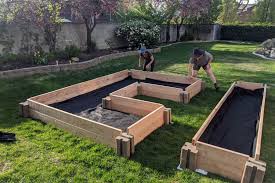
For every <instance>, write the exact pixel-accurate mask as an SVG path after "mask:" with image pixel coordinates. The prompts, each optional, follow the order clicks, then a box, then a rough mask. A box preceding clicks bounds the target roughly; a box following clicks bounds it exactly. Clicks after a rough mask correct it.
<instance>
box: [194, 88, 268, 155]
mask: <svg viewBox="0 0 275 183" xmlns="http://www.w3.org/2000/svg"><path fill="white" fill-rule="evenodd" d="M263 91H264V89H257V90H254V91H251V90H247V89H243V88H239V87H235V88H234V90H233V91H232V93H231V94H230V95H229V96H228V98H227V99H226V101H225V102H224V104H223V105H222V106H221V108H220V110H219V111H218V113H217V114H216V115H215V117H214V118H213V120H212V121H211V123H210V124H209V126H208V127H207V129H206V130H205V132H204V133H203V134H202V136H201V138H200V139H199V140H200V141H202V142H205V143H208V144H212V145H215V146H218V147H222V148H226V149H229V150H233V151H236V152H239V153H243V154H247V155H249V156H252V153H253V143H254V138H255V137H256V128H257V121H258V119H259V113H260V110H261V104H262V98H263Z"/></svg>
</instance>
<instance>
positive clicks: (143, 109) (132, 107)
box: [110, 95, 163, 116]
mask: <svg viewBox="0 0 275 183" xmlns="http://www.w3.org/2000/svg"><path fill="white" fill-rule="evenodd" d="M110 98H111V109H112V110H116V111H120V112H124V113H128V114H134V115H137V116H146V115H147V114H150V113H151V112H152V111H154V110H156V109H158V108H159V107H161V106H163V105H161V104H157V103H153V102H147V101H143V100H138V99H133V98H127V97H122V96H117V95H111V96H110Z"/></svg>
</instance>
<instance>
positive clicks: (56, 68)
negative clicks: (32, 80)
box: [0, 47, 161, 79]
mask: <svg viewBox="0 0 275 183" xmlns="http://www.w3.org/2000/svg"><path fill="white" fill-rule="evenodd" d="M150 51H151V52H152V53H160V52H161V47H159V48H155V49H151V50H150ZM134 55H138V52H137V51H128V52H120V53H114V54H109V55H104V56H101V57H97V58H94V59H92V60H88V61H84V62H79V63H72V64H60V65H47V66H38V67H29V68H23V69H15V70H8V71H1V72H0V79H4V78H15V77H23V76H31V75H34V74H45V73H51V72H62V71H76V70H84V69H88V68H90V67H94V66H96V65H98V64H101V63H103V62H106V61H111V60H114V59H118V58H123V57H127V56H134Z"/></svg>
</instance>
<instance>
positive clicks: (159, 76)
mask: <svg viewBox="0 0 275 183" xmlns="http://www.w3.org/2000/svg"><path fill="white" fill-rule="evenodd" d="M131 75H132V78H134V79H140V80H145V79H146V78H150V79H154V80H160V81H166V82H172V83H181V84H192V83H194V82H196V81H198V79H197V78H194V77H188V76H181V75H176V74H164V73H158V72H146V71H139V70H131Z"/></svg>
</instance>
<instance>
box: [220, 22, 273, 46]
mask: <svg viewBox="0 0 275 183" xmlns="http://www.w3.org/2000/svg"><path fill="white" fill-rule="evenodd" d="M270 38H275V26H269V25H222V27H221V40H236V41H255V42H262V41H265V40H267V39H270Z"/></svg>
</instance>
